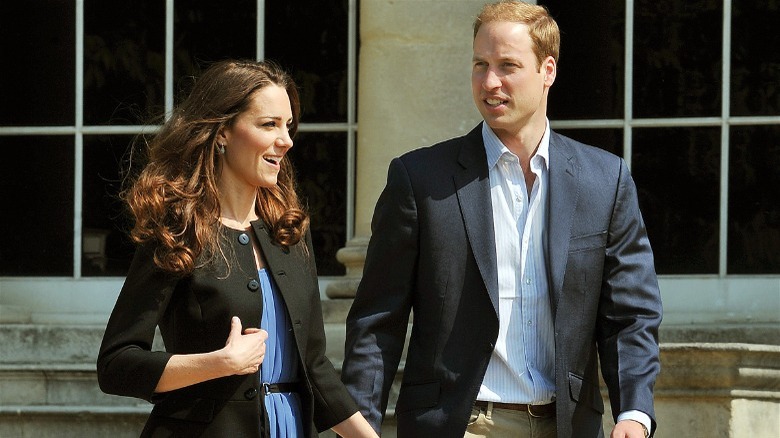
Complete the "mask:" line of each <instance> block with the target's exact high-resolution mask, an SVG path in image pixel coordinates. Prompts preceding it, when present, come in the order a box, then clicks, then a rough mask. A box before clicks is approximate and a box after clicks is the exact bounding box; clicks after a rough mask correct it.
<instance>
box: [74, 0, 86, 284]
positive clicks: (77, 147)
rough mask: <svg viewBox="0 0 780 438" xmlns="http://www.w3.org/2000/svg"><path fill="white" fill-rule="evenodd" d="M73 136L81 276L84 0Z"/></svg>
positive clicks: (77, 271) (79, 7)
mask: <svg viewBox="0 0 780 438" xmlns="http://www.w3.org/2000/svg"><path fill="white" fill-rule="evenodd" d="M75 41H76V50H75V53H76V63H75V66H76V78H75V79H76V80H75V87H76V92H75V95H74V97H75V102H74V104H75V121H74V122H75V128H76V129H75V137H74V142H73V145H74V151H75V157H74V160H73V163H74V167H75V168H74V169H73V180H74V181H73V277H74V278H77V279H78V278H81V252H82V251H81V250H82V248H81V245H82V239H81V234H82V228H83V227H82V208H83V205H82V204H83V202H82V192H83V185H84V177H83V175H84V134H83V132H82V129H83V128H84V0H76V38H75Z"/></svg>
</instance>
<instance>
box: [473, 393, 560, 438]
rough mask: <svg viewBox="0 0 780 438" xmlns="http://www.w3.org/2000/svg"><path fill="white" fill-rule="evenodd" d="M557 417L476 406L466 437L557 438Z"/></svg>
mask: <svg viewBox="0 0 780 438" xmlns="http://www.w3.org/2000/svg"><path fill="white" fill-rule="evenodd" d="M556 434H557V427H556V425H555V417H554V416H552V417H546V418H536V417H532V416H530V415H529V414H528V412H521V411H513V410H510V409H499V408H494V407H493V403H491V402H488V405H487V407H474V408H473V409H472V410H471V418H469V424H468V427H467V428H466V434H465V435H463V437H464V438H510V437H511V438H556Z"/></svg>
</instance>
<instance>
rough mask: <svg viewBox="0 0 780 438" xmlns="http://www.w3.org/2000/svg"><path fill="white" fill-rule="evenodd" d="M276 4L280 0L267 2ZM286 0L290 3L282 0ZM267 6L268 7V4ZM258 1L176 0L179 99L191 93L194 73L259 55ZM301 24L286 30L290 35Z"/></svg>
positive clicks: (175, 74)
mask: <svg viewBox="0 0 780 438" xmlns="http://www.w3.org/2000/svg"><path fill="white" fill-rule="evenodd" d="M267 3H276V2H267ZM282 3H286V2H282ZM266 7H267V6H266ZM256 26H257V1H256V0H220V1H214V0H187V1H176V2H174V42H173V44H174V47H173V63H174V69H173V78H174V82H175V83H174V94H175V97H176V101H178V100H179V99H180V98H182V97H184V96H182V93H185V94H186V93H187V92H189V88H190V86H191V85H192V79H191V78H192V76H199V75H200V73H201V71H202V70H203V69H205V68H206V67H208V65H209V64H211V63H213V62H215V61H220V60H223V59H227V58H235V59H255V58H256V57H257V47H256V46H257V42H256V41H257V30H256ZM291 29H295V32H297V31H298V30H297V29H298V27H297V26H293V27H290V28H288V29H285V32H284V34H285V35H286V37H287V38H290V35H291V34H293V31H292V30H291Z"/></svg>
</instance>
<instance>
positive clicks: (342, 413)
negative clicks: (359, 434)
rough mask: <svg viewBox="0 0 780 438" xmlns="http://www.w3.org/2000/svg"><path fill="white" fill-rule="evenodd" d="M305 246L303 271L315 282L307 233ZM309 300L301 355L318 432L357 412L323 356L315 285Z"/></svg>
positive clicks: (320, 310) (334, 370)
mask: <svg viewBox="0 0 780 438" xmlns="http://www.w3.org/2000/svg"><path fill="white" fill-rule="evenodd" d="M306 245H307V248H308V256H306V257H305V259H306V260H307V263H308V266H307V271H308V272H310V273H311V275H313V276H314V277H315V284H316V272H317V270H316V267H315V265H314V262H313V260H314V253H313V249H312V242H311V234H310V233H307V234H306ZM309 303H310V306H309V308H310V312H309V314H308V316H309V320H308V321H307V322H306V324H307V325H308V328H309V330H308V334H307V335H308V336H307V339H306V351H305V352H303V354H305V359H304V361H305V366H306V370H305V372H306V375H307V377H308V379H309V382H310V384H311V389H312V397H313V408H314V425H315V427H316V428H317V431H318V432H322V431H324V430H327V429H330V428H331V427H333V426H335V425H336V424H338V423H340V422H342V421H344V420H346V419H347V418H349V417H350V416H352V414H354V413H355V412H357V411H358V408H357V405H356V404H355V402H354V401H353V400H352V397H351V396H350V395H349V393H348V392H347V389H346V388H345V387H344V384H343V383H342V382H341V380H340V379H339V373H338V372H337V371H336V369H335V368H334V367H333V364H332V363H331V361H330V360H329V359H328V358H327V357H326V356H325V351H326V337H325V329H324V320H323V316H322V303H321V300H320V295H319V289H318V288H315V290H314V291H313V293H312V294H311V296H310V300H309Z"/></svg>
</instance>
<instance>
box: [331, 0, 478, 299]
mask: <svg viewBox="0 0 780 438" xmlns="http://www.w3.org/2000/svg"><path fill="white" fill-rule="evenodd" d="M483 3H484V1H483V0H362V1H361V2H360V56H359V65H358V78H359V79H358V80H359V86H358V137H357V166H356V167H357V169H356V181H355V185H356V190H355V193H356V195H355V236H352V238H351V239H350V240H349V241H348V242H347V244H346V246H345V247H344V248H342V249H341V250H340V251H339V252H338V254H337V259H338V260H339V261H340V262H341V263H343V264H344V265H345V266H346V268H347V274H346V276H345V277H343V279H342V280H340V281H335V282H333V283H331V284H329V285H328V288H327V289H326V294H327V295H328V297H330V298H350V297H354V294H355V290H356V288H357V284H358V282H359V281H360V277H361V276H362V273H363V262H364V260H365V254H366V248H367V246H368V240H369V237H370V235H371V228H370V224H371V216H372V214H373V211H374V205H375V204H376V201H377V198H378V197H379V194H380V193H381V191H382V189H383V188H384V185H385V181H386V178H385V177H386V175H387V166H388V164H389V163H390V161H391V160H392V159H393V158H394V157H397V156H398V155H400V154H402V153H404V152H406V151H409V150H412V149H416V148H418V147H422V146H428V145H431V144H433V143H435V142H438V141H441V140H444V139H447V138H451V137H454V136H457V135H461V134H464V133H466V132H468V131H469V130H471V128H473V127H474V126H475V125H476V124H477V123H478V122H479V121H480V120H481V119H480V116H479V113H478V112H477V110H476V108H475V107H474V104H473V101H472V99H471V85H470V84H471V79H470V78H471V41H472V23H473V21H474V18H475V17H476V15H477V13H478V12H479V9H480V8H481V7H482V5H483Z"/></svg>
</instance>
